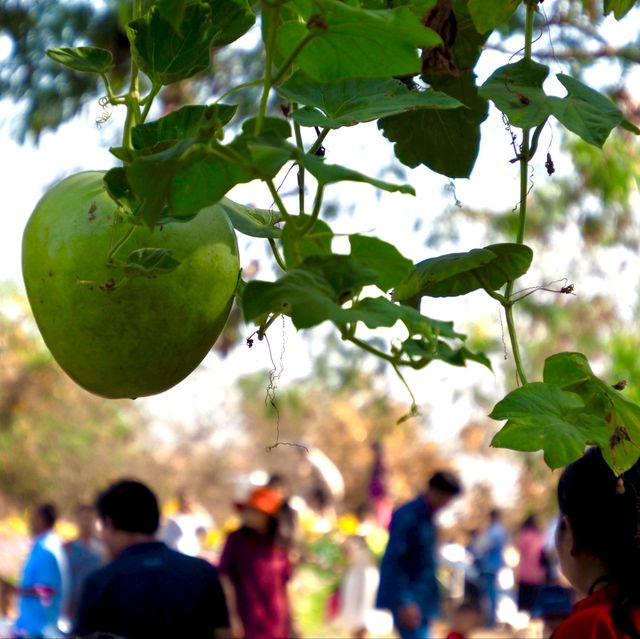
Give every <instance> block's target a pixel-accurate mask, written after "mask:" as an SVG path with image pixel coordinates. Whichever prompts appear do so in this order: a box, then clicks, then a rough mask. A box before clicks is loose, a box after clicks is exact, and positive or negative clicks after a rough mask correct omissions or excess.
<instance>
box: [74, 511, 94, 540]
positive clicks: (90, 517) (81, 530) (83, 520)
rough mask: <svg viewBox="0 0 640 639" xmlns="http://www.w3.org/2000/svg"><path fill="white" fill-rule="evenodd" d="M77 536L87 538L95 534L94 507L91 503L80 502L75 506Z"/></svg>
mask: <svg viewBox="0 0 640 639" xmlns="http://www.w3.org/2000/svg"><path fill="white" fill-rule="evenodd" d="M76 525H77V526H78V537H80V538H81V539H89V538H91V537H93V536H94V535H95V534H96V509H95V508H94V507H93V506H92V505H91V504H80V505H79V506H78V507H77V508H76Z"/></svg>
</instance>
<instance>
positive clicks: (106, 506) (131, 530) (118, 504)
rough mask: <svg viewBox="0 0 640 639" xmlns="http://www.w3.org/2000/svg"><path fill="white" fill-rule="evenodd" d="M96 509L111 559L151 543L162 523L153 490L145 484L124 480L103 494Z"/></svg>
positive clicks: (99, 497) (97, 502)
mask: <svg viewBox="0 0 640 639" xmlns="http://www.w3.org/2000/svg"><path fill="white" fill-rule="evenodd" d="M96 508H97V510H98V515H99V517H100V521H101V523H102V538H103V541H104V544H105V546H106V548H107V551H108V552H109V554H110V555H111V556H112V557H116V556H117V555H119V554H120V553H121V552H122V551H123V550H124V549H125V548H127V547H129V546H131V545H133V544H136V543H141V542H145V541H151V540H152V539H153V538H154V536H155V533H156V531H157V530H158V525H159V523H160V509H159V508H158V500H157V498H156V496H155V494H154V493H153V491H152V490H151V489H150V488H149V487H148V486H146V485H145V484H143V483H141V482H139V481H135V480H132V479H124V480H121V481H118V482H116V483H115V484H112V485H111V486H109V488H107V489H106V490H105V491H103V492H102V493H100V495H99V496H98V499H97V501H96Z"/></svg>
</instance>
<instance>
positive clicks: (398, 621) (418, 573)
mask: <svg viewBox="0 0 640 639" xmlns="http://www.w3.org/2000/svg"><path fill="white" fill-rule="evenodd" d="M460 492H461V487H460V484H459V482H458V479H457V478H456V477H455V475H453V474H452V473H450V472H445V471H440V472H437V473H435V474H434V475H433V476H432V477H431V479H429V483H428V486H427V488H426V490H425V491H424V492H423V493H422V494H420V495H418V497H416V498H415V499H413V500H412V501H410V502H407V503H406V504H404V505H403V506H401V507H400V508H398V510H396V511H395V512H394V513H393V517H392V518H391V527H390V529H389V543H388V544H387V548H386V550H385V553H384V557H383V558H382V563H381V565H380V585H379V587H378V595H377V599H376V605H377V607H378V608H388V609H389V610H391V613H392V614H393V619H394V624H395V626H396V628H397V630H398V633H399V634H400V636H401V637H402V639H426V638H427V637H428V636H429V635H430V626H431V621H432V620H433V618H434V617H436V616H437V615H438V613H439V594H438V581H437V579H436V567H437V566H436V526H435V522H434V521H433V515H434V514H435V513H436V512H438V511H439V510H441V509H442V508H444V507H445V506H447V505H448V504H449V502H450V501H451V500H452V499H453V498H454V497H455V496H456V495H458V494H459V493H460Z"/></svg>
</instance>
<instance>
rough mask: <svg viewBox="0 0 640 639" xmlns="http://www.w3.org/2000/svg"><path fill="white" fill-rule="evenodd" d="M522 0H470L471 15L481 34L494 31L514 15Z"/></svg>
mask: <svg viewBox="0 0 640 639" xmlns="http://www.w3.org/2000/svg"><path fill="white" fill-rule="evenodd" d="M520 2H521V0H469V13H470V14H471V17H472V18H473V23H474V24H475V26H476V28H477V29H478V32H479V33H486V32H487V31H492V30H493V29H495V28H496V27H499V26H501V25H502V24H504V23H505V22H507V20H509V18H510V17H511V16H512V15H513V13H514V12H515V10H516V9H517V8H518V6H519V5H520Z"/></svg>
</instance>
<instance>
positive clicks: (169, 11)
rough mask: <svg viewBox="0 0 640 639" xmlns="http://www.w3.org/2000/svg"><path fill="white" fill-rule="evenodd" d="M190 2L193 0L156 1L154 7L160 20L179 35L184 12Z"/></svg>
mask: <svg viewBox="0 0 640 639" xmlns="http://www.w3.org/2000/svg"><path fill="white" fill-rule="evenodd" d="M192 2H193V0H156V5H157V6H158V11H159V12H160V15H161V16H162V19H163V20H165V21H166V22H168V23H169V24H170V25H171V26H172V27H173V30H174V31H175V32H176V33H180V32H181V29H180V27H181V25H182V19H183V18H184V12H185V10H186V8H187V5H188V4H191V3H192Z"/></svg>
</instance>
